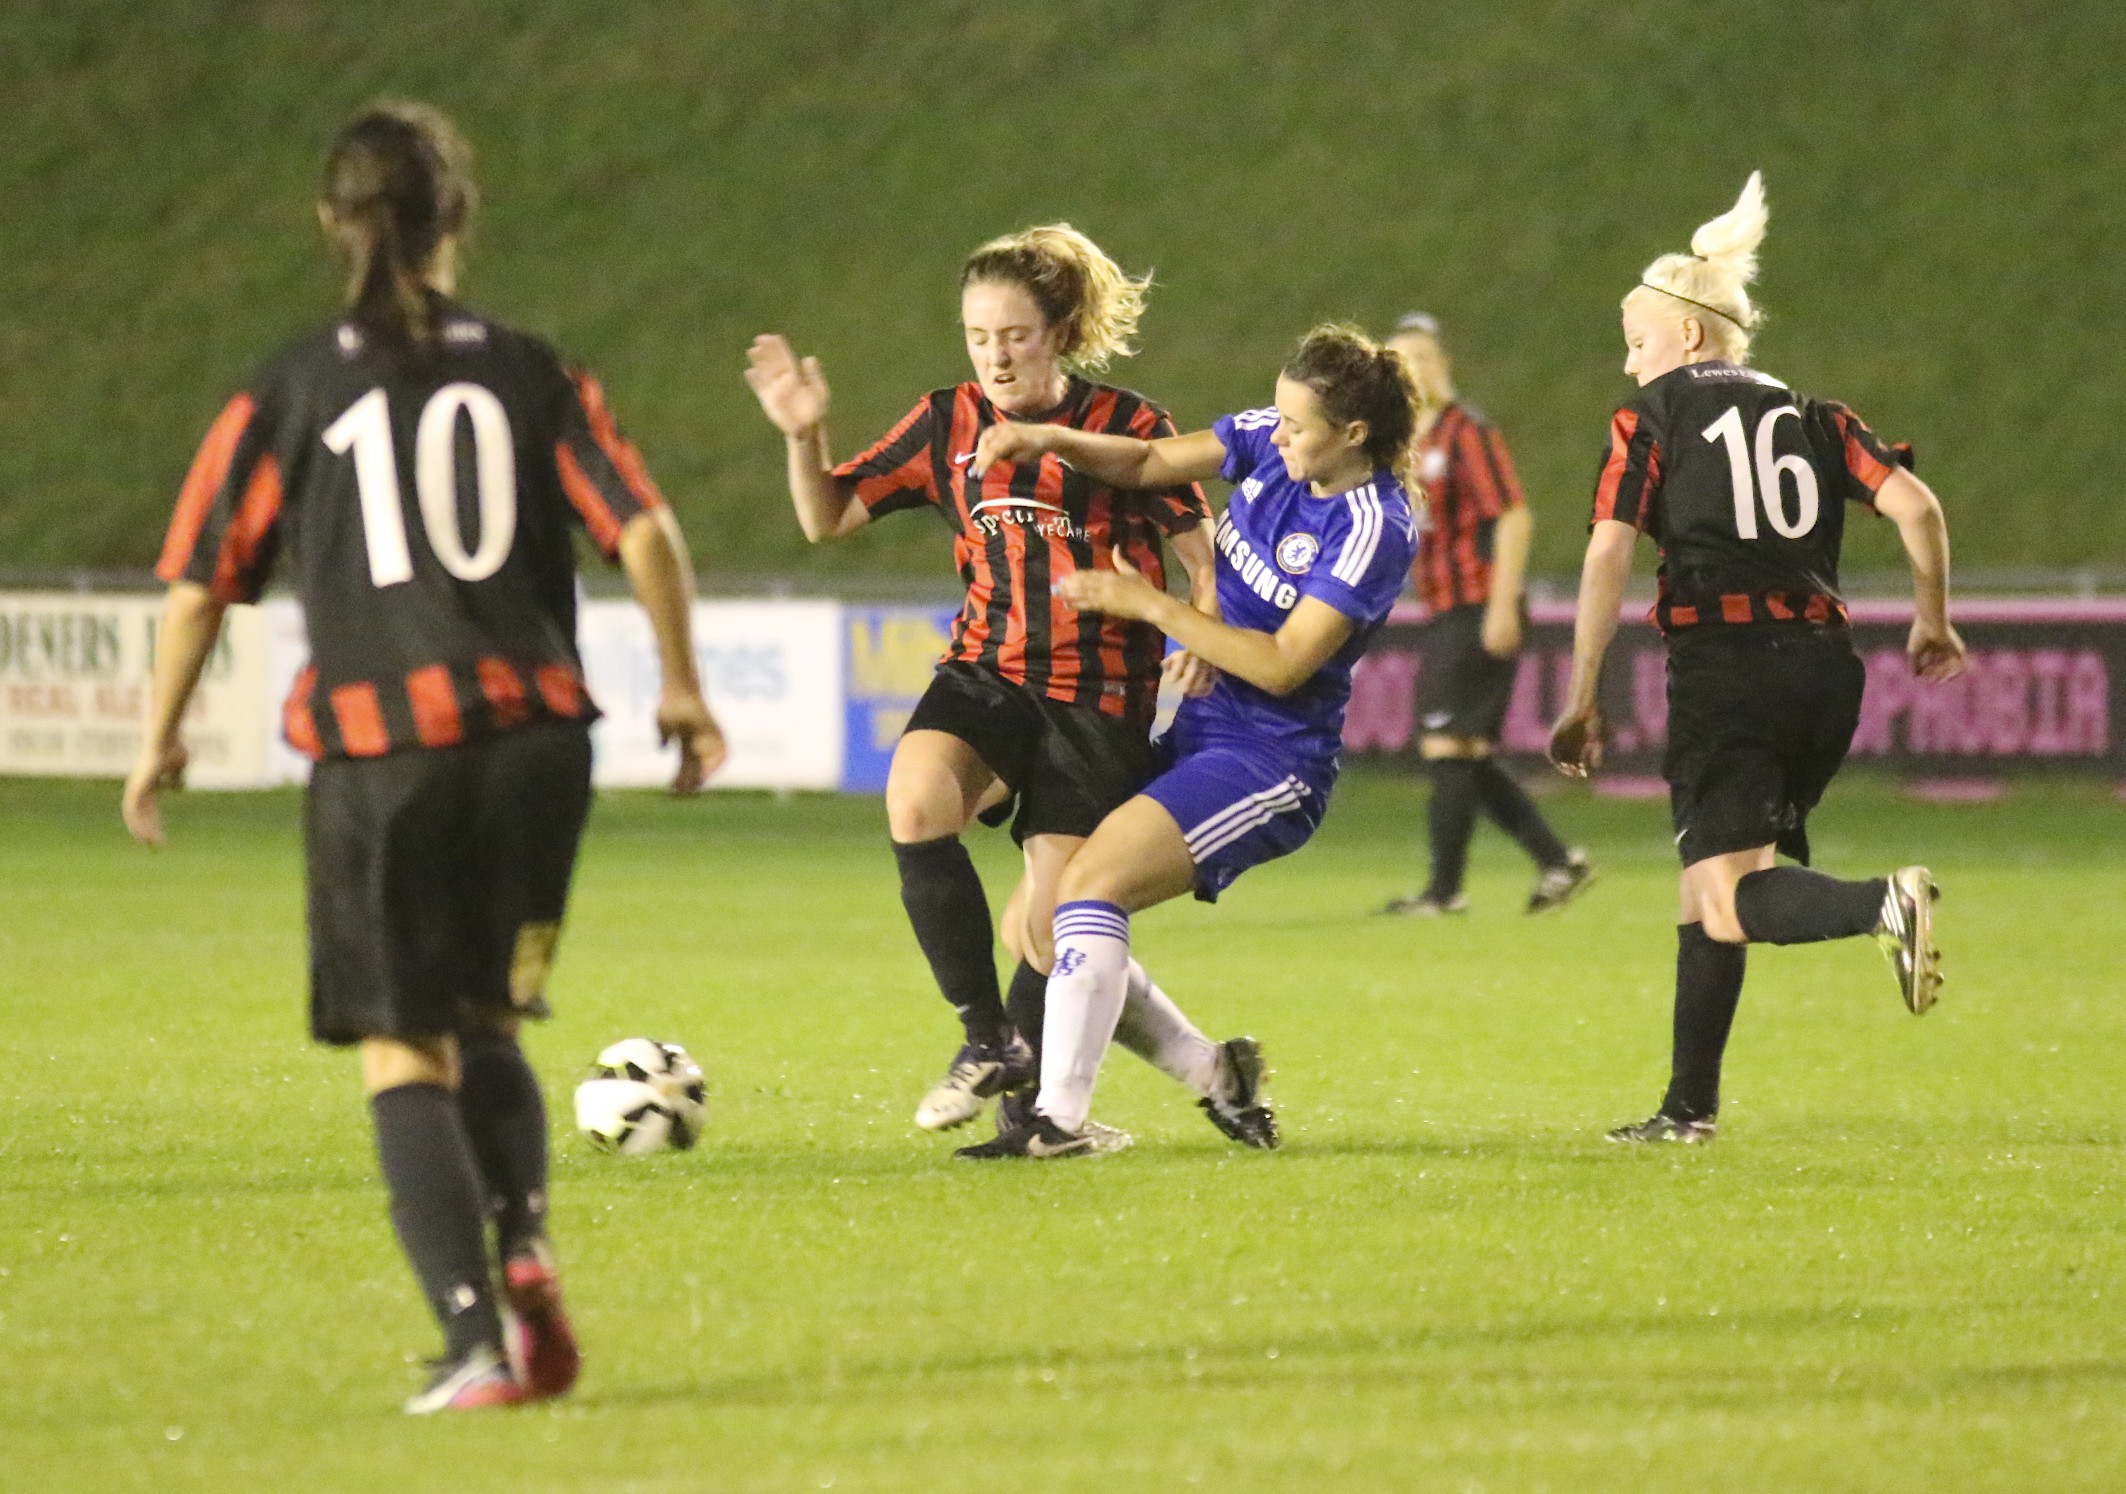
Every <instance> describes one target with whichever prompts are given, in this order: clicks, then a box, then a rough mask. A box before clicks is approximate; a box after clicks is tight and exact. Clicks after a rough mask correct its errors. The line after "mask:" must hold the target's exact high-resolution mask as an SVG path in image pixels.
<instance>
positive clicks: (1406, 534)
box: [1299, 479, 1417, 627]
mask: <svg viewBox="0 0 2126 1494" xmlns="http://www.w3.org/2000/svg"><path fill="white" fill-rule="evenodd" d="M1333 514H1334V517H1333V518H1331V519H1330V520H1329V521H1328V522H1327V523H1325V524H1324V525H1323V526H1322V529H1323V533H1322V537H1321V555H1320V557H1319V558H1318V559H1316V560H1315V562H1314V565H1313V567H1312V569H1310V570H1309V571H1308V572H1307V574H1306V576H1305V577H1304V578H1302V579H1301V581H1300V583H1299V593H1300V595H1301V596H1308V597H1315V598H1318V599H1320V600H1321V601H1324V602H1327V603H1328V604H1329V605H1330V606H1331V607H1334V608H1335V609H1336V610H1337V611H1338V612H1341V613H1342V614H1343V615H1344V616H1345V617H1348V618H1350V619H1352V620H1353V621H1354V622H1356V623H1358V624H1359V626H1361V627H1370V626H1372V625H1374V624H1376V623H1379V622H1380V621H1381V620H1382V619H1384V618H1385V617H1387V615H1388V610H1389V609H1390V608H1391V607H1393V606H1394V605H1395V599H1396V597H1398V596H1400V595H1401V594H1402V589H1403V582H1404V581H1405V580H1407V579H1408V578H1409V575H1410V564H1411V562H1412V561H1413V560H1415V559H1416V557H1417V522H1416V519H1415V517H1414V516H1413V515H1412V514H1411V512H1410V501H1409V499H1408V498H1406V497H1405V496H1404V495H1403V492H1402V490H1401V488H1399V487H1397V486H1396V485H1394V484H1393V483H1392V482H1382V481H1379V480H1378V479H1376V480H1375V481H1373V482H1369V483H1365V484H1363V485H1362V486H1359V487H1356V488H1353V489H1352V490H1351V491H1350V492H1348V493H1345V494H1344V495H1343V502H1342V503H1341V504H1339V505H1338V506H1337V508H1336V509H1335V510H1333Z"/></svg>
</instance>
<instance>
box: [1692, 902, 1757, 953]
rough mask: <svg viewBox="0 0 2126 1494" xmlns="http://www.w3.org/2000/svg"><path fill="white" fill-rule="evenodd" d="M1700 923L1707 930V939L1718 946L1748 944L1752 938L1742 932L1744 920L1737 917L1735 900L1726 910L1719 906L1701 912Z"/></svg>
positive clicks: (1729, 903)
mask: <svg viewBox="0 0 2126 1494" xmlns="http://www.w3.org/2000/svg"><path fill="white" fill-rule="evenodd" d="M1698 922H1699V923H1700V924H1701V925H1703V927H1704V929H1705V937H1706V938H1708V939H1710V940H1712V941H1713V942H1714V943H1716V944H1747V943H1749V942H1750V936H1749V935H1747V934H1745V933H1743V932H1742V920H1741V919H1739V918H1737V917H1736V916H1735V904H1734V901H1733V899H1730V900H1729V901H1728V904H1727V906H1726V907H1725V908H1721V907H1719V906H1718V905H1717V904H1716V905H1714V906H1712V907H1708V908H1705V909H1703V910H1702V911H1701V914H1700V917H1699V919H1698Z"/></svg>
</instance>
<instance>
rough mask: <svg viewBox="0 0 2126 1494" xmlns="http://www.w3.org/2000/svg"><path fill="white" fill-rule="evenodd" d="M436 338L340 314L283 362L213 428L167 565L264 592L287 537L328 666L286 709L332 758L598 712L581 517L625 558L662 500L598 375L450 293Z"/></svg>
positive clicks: (174, 575)
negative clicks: (412, 341) (396, 338)
mask: <svg viewBox="0 0 2126 1494" xmlns="http://www.w3.org/2000/svg"><path fill="white" fill-rule="evenodd" d="M436 312H437V320H436V343H435V345H434V347H433V348H431V349H423V350H421V351H419V352H417V353H415V352H408V353H403V354H399V353H392V352H388V351H386V350H383V349H380V348H377V347H375V346H373V345H372V343H371V340H370V338H369V336H368V334H366V333H365V332H364V331H362V329H360V328H359V327H357V326H355V325H354V324H353V323H351V322H340V323H338V324H335V325H333V326H331V327H328V328H325V329H323V330H322V331H319V332H317V333H315V334H313V335H311V336H308V337H305V338H302V339H300V340H298V341H297V342H295V343H293V344H292V345H290V346H289V347H288V348H286V349H284V350H283V351H282V352H281V353H280V354H279V355H277V356H276V357H274V358H273V359H272V360H270V361H269V362H268V363H267V364H266V365H265V367H264V369H263V370H262V371H261V372H260V373H259V375H258V376H257V377H256V378H255V379H253V380H252V382H251V384H250V386H249V387H248V388H246V389H245V390H244V392H243V393H241V394H239V395H237V396H236V397H235V398H234V399H232V400H231V401H230V402H229V403H228V405H227V406H226V407H225V408H224V409H223V410H222V413H221V415H220V417H219V418H218V419H216V421H215V422H214V425H213V427H212V428H211V429H210V430H209V431H208V432H207V436H206V440H205V441H204V442H203V443H202V444H201V446H200V450H199V454H198V456H197V457H195V458H194V459H193V463H192V469H191V473H190V475H189V476H188V477H187V478H186V479H185V484H184V489H183V491H182V493H181V494H180V495H179V497H178V501H177V511H176V514H175V516H174V517H173V518H172V519H171V521H170V529H169V536H168V538H167V540H166V541H165V543H164V546H163V552H162V560H161V563H160V564H159V565H158V566H157V567H156V573H157V574H158V575H159V576H161V577H162V579H163V580H165V581H194V582H197V583H199V584H200V585H203V586H205V587H207V588H208V589H209V590H210V591H211V592H212V593H213V594H214V596H215V597H217V598H218V599H219V600H221V601H223V602H252V601H256V600H257V599H258V597H259V594H260V592H261V591H262V590H263V589H264V586H265V583H266V578H267V575H268V573H269V572H270V571H271V569H272V566H273V563H274V560H275V557H276V556H277V555H278V554H279V553H280V552H282V551H286V552H287V553H288V555H289V558H290V560H291V562H292V565H291V567H290V569H291V571H292V573H293V574H292V579H293V582H294V585H295V589H296V592H297V594H298V596H299V597H300V599H301V602H302V606H303V614H304V619H305V622H306V624H307V626H308V630H309V635H310V651H311V662H310V665H309V667H308V668H306V669H305V670H304V671H303V672H302V674H301V675H300V676H298V678H297V680H296V683H295V688H294V690H293V692H292V693H291V694H290V696H289V698H288V702H287V706H286V709H285V712H284V723H285V727H286V732H287V736H288V740H289V742H290V744H291V745H293V746H294V747H295V748H296V749H297V750H298V751H301V752H304V753H306V754H308V755H309V756H311V757H316V758H335V757H357V758H359V757H380V756H383V755H384V754H386V753H389V752H397V751H401V750H405V749H413V748H423V747H447V746H452V745H455V744H456V743H459V742H464V741H471V740H477V739H479V738H482V737H486V736H491V735H493V734H494V733H496V732H499V731H506V730H508V729H510V728H512V727H515V726H518V725H521V724H523V723H525V722H527V721H530V720H533V719H536V718H539V717H547V718H560V719H564V720H578V721H588V720H591V719H594V718H595V717H596V715H597V708H596V707H595V706H594V705H593V704H592V703H591V700H590V697H589V695H588V693H587V692H586V691H585V689H584V685H583V670H582V665H581V662H580V660H579V659H578V657H577V653H576V581H575V577H576V570H575V557H574V553H573V536H574V533H575V532H576V531H577V530H579V529H580V530H582V531H584V532H585V533H587V534H588V536H589V537H590V539H591V541H592V542H593V543H594V544H595V545H596V546H597V547H598V548H599V549H600V550H601V551H602V552H603V553H604V554H605V555H606V557H607V558H608V559H611V558H614V557H616V556H617V554H618V550H619V543H620V531H621V530H622V528H623V527H625V525H626V524H627V522H628V520H630V519H632V518H634V517H635V516H636V515H638V514H640V513H643V512H645V511H647V510H650V509H654V508H658V507H660V506H661V505H662V503H663V500H662V498H661V497H660V496H659V495H658V492H657V489H656V486H655V485H654V484H653V483H652V482H651V481H650V477H649V473H648V472H647V471H646V470H645V469H644V467H643V464H642V459H641V457H640V456H639V455H638V454H637V453H636V451H635V449H634V447H632V446H631V445H629V444H628V442H627V441H626V440H624V439H623V438H622V437H621V435H620V433H619V431H618V429H617V428H616V427H615V425H614V423H613V418H612V415H611V414H610V412H608V410H607V409H606V405H605V396H604V394H603V392H602V391H601V390H600V388H599V386H598V383H597V381H596V380H595V379H593V378H591V377H590V376H589V375H588V374H585V373H582V372H580V371H575V370H571V369H569V368H567V367H566V366H565V365H563V363H562V362H561V360H560V359H559V358H558V357H557V356H556V355H555V353H554V352H553V350H552V349H551V348H549V347H547V346H546V344H545V343H543V342H541V341H539V340H538V339H537V338H534V337H530V336H527V335H525V334H523V333H520V332H516V331H513V330H511V329H509V328H507V327H503V326H501V325H499V324H497V323H494V322H491V321H488V320H486V319H485V318H483V317H480V316H478V315H476V314H474V313H472V312H470V311H467V310H465V309H464V308H463V307H460V306H457V305H455V304H452V303H448V302H438V303H436Z"/></svg>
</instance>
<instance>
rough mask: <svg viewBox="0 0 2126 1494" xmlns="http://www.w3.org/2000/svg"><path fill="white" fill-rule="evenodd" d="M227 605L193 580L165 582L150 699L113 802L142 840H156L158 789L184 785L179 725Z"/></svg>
mask: <svg viewBox="0 0 2126 1494" xmlns="http://www.w3.org/2000/svg"><path fill="white" fill-rule="evenodd" d="M227 610H228V606H227V604H226V603H224V602H222V601H220V600H218V599H217V598H216V597H215V595H214V594H213V593H212V592H210V591H208V590H207V588H206V587H204V586H201V585H200V584H198V583H197V582H195V581H179V582H177V583H176V584H174V585H173V586H171V588H170V595H169V599H168V600H167V601H166V602H164V604H163V610H162V625H161V626H160V627H159V628H157V629H156V632H155V699H154V703H153V705H152V706H150V708H149V714H148V729H147V734H146V735H145V736H144V737H142V739H141V743H140V756H139V758H138V759H137V760H136V761H135V762H134V764H133V771H132V772H131V773H129V774H127V775H126V782H125V794H124V797H123V798H122V799H121V800H120V803H119V813H120V814H121V815H123V816H124V818H125V827H126V829H127V830H129V831H131V832H132V835H133V839H135V840H137V841H139V842H140V843H141V844H142V845H149V846H159V845H161V844H162V800H161V794H162V791H163V790H164V789H179V788H183V787H184V786H185V763H186V757H187V754H186V752H185V744H184V738H183V737H182V736H181V735H180V734H179V728H180V724H181V723H182V722H183V721H184V719H185V707H186V706H188V705H190V704H191V703H192V692H193V691H194V690H195V689H197V688H198V686H199V675H200V671H201V670H203V669H205V668H206V665H207V656H208V655H209V654H211V653H212V652H213V651H214V640H215V639H216V638H218V637H220V636H221V619H222V614H223V613H224V612H226V611H227Z"/></svg>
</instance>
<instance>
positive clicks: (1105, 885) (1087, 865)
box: [1056, 853, 1121, 904]
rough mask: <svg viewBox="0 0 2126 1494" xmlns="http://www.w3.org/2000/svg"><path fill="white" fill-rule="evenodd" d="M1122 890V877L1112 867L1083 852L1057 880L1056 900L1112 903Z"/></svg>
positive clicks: (1062, 901)
mask: <svg viewBox="0 0 2126 1494" xmlns="http://www.w3.org/2000/svg"><path fill="white" fill-rule="evenodd" d="M1120 890H1121V882H1120V878H1119V877H1118V875H1117V874H1116V872H1115V871H1114V870H1113V869H1112V868H1109V867H1107V866H1103V865H1102V864H1101V861H1100V858H1099V857H1097V856H1088V855H1084V854H1082V853H1081V854H1080V855H1078V856H1077V857H1075V858H1074V859H1073V860H1072V861H1071V863H1070V865H1068V866H1066V867H1064V868H1063V875H1062V876H1061V877H1060V878H1059V879H1058V880H1057V882H1056V901H1057V903H1058V904H1061V903H1083V902H1100V903H1111V902H1113V901H1115V894H1116V893H1117V892H1119V891H1120Z"/></svg>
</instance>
